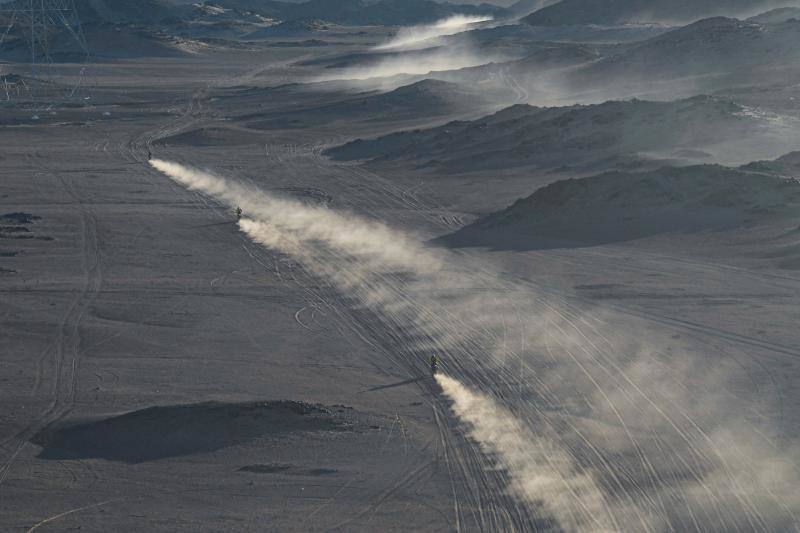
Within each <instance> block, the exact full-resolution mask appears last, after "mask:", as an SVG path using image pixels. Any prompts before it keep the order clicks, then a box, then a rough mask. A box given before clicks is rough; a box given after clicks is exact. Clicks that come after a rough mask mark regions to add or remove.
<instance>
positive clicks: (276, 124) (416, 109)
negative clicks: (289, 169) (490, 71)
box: [236, 80, 490, 129]
mask: <svg viewBox="0 0 800 533" xmlns="http://www.w3.org/2000/svg"><path fill="white" fill-rule="evenodd" d="M489 104H490V103H489V101H488V100H487V99H486V98H484V97H483V95H482V94H481V92H480V91H475V90H470V89H469V88H467V87H462V86H460V85H457V84H455V83H448V82H444V81H437V80H423V81H420V82H417V83H414V84H411V85H406V86H403V87H400V88H398V89H395V90H393V91H390V92H387V93H382V92H375V93H372V94H366V95H363V96H357V97H355V98H348V99H346V100H344V101H341V102H336V103H331V104H325V105H321V106H308V107H306V108H303V109H290V110H287V111H285V112H271V113H265V114H248V115H243V116H240V117H236V119H237V120H239V121H244V122H245V123H246V124H247V126H248V127H250V128H255V129H276V128H286V127H290V128H297V127H310V126H319V125H321V124H326V123H330V122H334V121H343V120H345V119H346V120H351V121H362V120H363V121H372V122H378V121H401V120H411V119H414V118H417V119H419V118H424V117H434V116H446V115H449V114H451V113H455V112H459V111H462V112H463V111H465V110H468V109H473V110H474V109H480V108H485V107H487V106H489Z"/></svg>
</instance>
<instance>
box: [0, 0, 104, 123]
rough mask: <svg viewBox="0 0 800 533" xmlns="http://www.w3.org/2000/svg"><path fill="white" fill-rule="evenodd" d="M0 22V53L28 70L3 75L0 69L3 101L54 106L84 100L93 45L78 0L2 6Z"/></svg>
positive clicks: (42, 0)
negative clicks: (78, 7)
mask: <svg viewBox="0 0 800 533" xmlns="http://www.w3.org/2000/svg"><path fill="white" fill-rule="evenodd" d="M0 24H1V25H2V26H0V32H2V33H0V53H10V54H11V57H12V58H13V59H14V60H15V61H14V63H16V65H15V68H22V65H27V71H28V72H27V75H25V76H23V75H20V74H17V73H8V72H6V73H3V70H2V66H0V101H2V100H6V101H11V100H27V101H30V102H31V103H33V104H34V105H35V106H37V107H52V106H53V105H55V104H57V103H58V102H60V101H64V100H68V99H73V98H76V97H83V96H84V93H85V89H86V87H85V78H86V69H87V67H88V64H89V47H88V46H87V44H86V38H85V37H84V34H83V28H82V27H81V21H80V17H79V16H78V10H77V9H76V7H75V0H14V1H12V2H8V3H0ZM55 63H59V68H58V69H56V68H54V65H55Z"/></svg>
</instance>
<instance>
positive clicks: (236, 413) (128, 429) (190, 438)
mask: <svg viewBox="0 0 800 533" xmlns="http://www.w3.org/2000/svg"><path fill="white" fill-rule="evenodd" d="M334 409H335V408H334ZM340 410H341V409H340ZM352 428H353V424H352V422H350V421H348V420H345V419H344V418H343V417H341V416H340V415H338V414H337V413H335V412H334V411H333V410H331V409H329V408H327V407H324V406H321V405H312V404H307V403H303V402H293V401H286V400H283V401H272V402H251V403H221V402H205V403H199V404H192V405H177V406H163V407H150V408H147V409H142V410H140V411H133V412H130V413H126V414H124V415H120V416H114V417H111V418H106V419H102V420H96V421H91V422H81V423H66V424H63V425H61V426H58V427H49V428H45V429H43V430H42V431H40V432H39V433H37V434H36V435H35V436H34V437H33V438H32V439H31V442H33V443H34V444H37V445H39V446H41V447H42V448H43V450H42V452H41V453H40V454H39V457H40V458H43V459H54V460H58V459H90V458H100V459H107V460H110V461H121V462H126V463H141V462H145V461H154V460H157V459H163V458H166V457H176V456H183V455H190V454H194V453H202V452H211V451H215V450H219V449H222V448H226V447H229V446H234V445H237V444H242V443H245V442H248V441H251V440H254V439H257V438H262V437H271V436H272V437H274V436H281V435H286V434H289V433H293V432H303V431H305V432H307V431H346V430H350V429H352Z"/></svg>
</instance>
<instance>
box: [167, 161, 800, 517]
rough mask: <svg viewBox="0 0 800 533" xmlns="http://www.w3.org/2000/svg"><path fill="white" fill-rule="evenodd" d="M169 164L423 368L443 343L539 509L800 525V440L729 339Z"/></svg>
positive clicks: (520, 492) (453, 394) (444, 383)
mask: <svg viewBox="0 0 800 533" xmlns="http://www.w3.org/2000/svg"><path fill="white" fill-rule="evenodd" d="M151 164H152V166H153V167H154V168H156V169H158V170H159V171H161V172H163V173H164V174H166V175H167V176H169V177H170V178H172V179H173V180H175V181H176V182H178V183H180V184H181V185H183V186H185V187H187V188H189V189H191V190H194V191H198V192H201V193H203V194H206V195H210V196H212V197H214V198H215V199H216V200H218V201H220V202H221V203H223V204H225V205H227V206H231V207H232V206H236V205H239V206H241V207H242V208H243V209H244V212H245V218H243V219H242V220H241V221H240V228H241V230H242V231H243V232H244V233H245V234H246V235H248V236H249V237H250V238H251V239H252V240H253V241H255V242H257V243H260V244H262V245H264V246H266V247H268V248H269V249H271V250H272V251H273V252H274V253H279V254H284V255H285V256H287V257H289V258H291V259H292V260H294V261H297V262H298V263H300V264H301V265H302V266H303V267H304V269H305V270H306V271H307V272H308V273H309V274H311V275H313V276H315V277H317V278H318V279H319V280H320V281H322V282H326V283H329V284H330V286H331V287H332V288H334V289H336V290H337V291H338V292H339V293H340V294H343V295H345V296H346V297H347V299H348V301H349V302H350V303H351V304H352V305H353V306H356V307H357V306H363V308H364V309H366V310H368V311H369V315H370V316H371V317H373V320H375V321H378V322H380V323H381V324H383V326H385V328H387V330H390V331H392V332H394V333H395V335H396V336H397V337H398V339H399V340H400V341H401V342H398V343H397V344H396V346H395V348H394V350H400V351H401V353H398V354H396V355H397V356H398V357H403V358H404V359H405V361H407V364H408V365H410V367H411V368H414V367H417V368H420V369H423V368H424V365H425V359H426V357H427V356H429V354H430V353H431V351H432V350H436V351H437V352H438V353H441V354H442V355H443V372H444V373H445V374H446V375H444V376H442V375H440V376H439V377H438V382H439V384H440V385H441V387H442V389H443V391H444V393H445V395H446V396H447V398H449V399H450V400H451V402H452V409H453V412H454V413H455V414H456V416H457V417H458V418H459V420H460V421H461V422H462V423H463V424H464V426H465V428H466V430H467V434H468V436H469V437H470V438H471V439H473V440H474V441H475V442H476V443H477V444H478V445H479V446H480V447H481V449H482V450H483V451H484V452H485V453H486V454H487V456H489V457H490V458H491V459H493V460H494V461H495V462H496V465H497V467H498V468H499V469H500V470H502V471H504V472H505V473H506V479H507V483H508V487H507V490H508V492H509V494H511V495H513V496H514V497H515V498H516V499H518V501H520V502H521V503H522V504H523V505H525V506H527V507H528V508H529V509H530V510H531V512H532V513H533V514H538V515H543V516H544V517H547V518H548V519H550V520H552V521H553V522H554V523H557V524H558V526H559V527H561V528H562V529H564V530H567V531H686V530H704V531H753V530H756V531H787V530H796V529H797V525H798V521H797V516H798V514H799V513H800V501H798V497H797V495H796V490H793V487H794V488H796V487H797V486H800V478H799V477H798V473H797V468H796V465H797V464H798V458H799V457H800V455H799V454H798V449H797V447H796V445H795V444H794V442H793V441H792V438H791V436H787V435H781V434H780V431H779V430H780V428H779V427H776V426H775V425H774V423H773V421H772V420H771V419H768V418H766V417H764V416H762V415H761V414H762V411H763V412H768V411H769V410H770V409H772V408H773V406H771V405H770V403H769V402H768V401H767V400H764V399H758V400H757V401H755V400H753V399H751V398H748V397H746V396H745V397H743V396H742V394H741V393H740V392H739V391H738V390H736V389H735V387H732V386H731V384H732V383H735V382H736V381H737V380H739V379H741V378H742V377H741V375H740V373H741V368H737V365H738V364H739V363H738V362H737V363H734V362H731V361H730V360H729V359H726V358H725V357H720V356H718V355H717V354H715V356H714V357H712V356H711V355H709V354H708V353H706V351H707V350H712V347H710V346H706V345H698V346H696V347H695V345H693V344H681V345H679V346H673V344H675V341H673V340H671V338H670V335H669V333H670V332H660V331H659V330H657V329H649V328H652V327H654V326H652V325H648V324H647V323H646V322H645V321H641V322H636V321H633V322H630V321H631V320H633V319H630V318H628V317H625V318H620V317H618V316H617V315H615V314H613V313H610V312H608V311H603V310H602V309H599V308H595V309H586V308H583V307H580V306H578V305H576V304H575V303H572V302H571V301H569V300H567V299H564V298H563V297H561V296H559V295H554V294H552V293H548V292H547V291H546V290H545V288H538V287H536V286H532V285H526V284H524V283H520V282H519V281H516V280H513V279H511V280H509V279H507V278H506V277H504V276H501V275H500V274H498V272H497V271H495V270H493V269H492V268H491V267H490V266H487V265H486V264H483V263H481V262H478V261H477V260H474V259H472V258H470V257H468V256H465V255H458V254H456V253H454V252H448V251H444V250H438V249H433V248H431V247H429V246H426V245H425V244H424V243H423V242H422V240H421V239H420V238H419V237H415V236H413V235H409V234H407V233H404V232H400V231H396V230H394V229H392V228H390V227H388V226H386V225H384V224H381V223H378V222H375V221H372V220H368V219H365V218H363V217H360V216H357V215H356V214H353V213H347V212H341V211H334V210H331V209H328V208H325V207H315V206H309V205H306V204H303V203H301V202H297V201H294V200H291V199H288V198H280V197H277V196H275V195H272V194H268V193H267V192H265V191H263V190H260V189H258V188H255V187H252V186H245V185H242V184H241V183H239V182H237V181H234V180H227V179H224V178H221V177H218V176H215V175H214V174H212V173H209V172H205V171H200V170H196V169H192V168H189V167H186V166H183V165H180V164H177V163H171V162H167V161H162V160H153V161H151ZM620 320H626V321H629V322H624V323H621V322H619V321H620ZM417 365H419V366H417ZM422 371H424V370H422ZM744 379H747V378H744Z"/></svg>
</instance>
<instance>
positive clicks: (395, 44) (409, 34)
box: [375, 15, 493, 50]
mask: <svg viewBox="0 0 800 533" xmlns="http://www.w3.org/2000/svg"><path fill="white" fill-rule="evenodd" d="M491 20H493V18H492V17H490V16H469V15H454V16H452V17H449V18H446V19H442V20H439V21H437V22H435V23H433V24H429V25H422V26H411V27H407V28H400V30H399V31H398V32H397V35H395V36H394V38H392V40H390V41H389V42H387V43H385V44H381V45H378V46H377V47H376V48H375V49H376V50H395V49H409V48H413V47H414V46H416V45H419V44H421V43H423V42H425V41H428V40H430V39H435V38H437V37H445V36H448V35H455V34H456V33H461V32H462V31H465V30H467V29H469V27H470V26H472V25H474V24H478V23H481V22H489V21H491Z"/></svg>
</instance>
